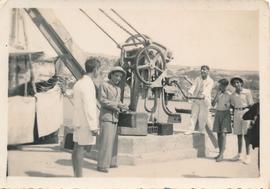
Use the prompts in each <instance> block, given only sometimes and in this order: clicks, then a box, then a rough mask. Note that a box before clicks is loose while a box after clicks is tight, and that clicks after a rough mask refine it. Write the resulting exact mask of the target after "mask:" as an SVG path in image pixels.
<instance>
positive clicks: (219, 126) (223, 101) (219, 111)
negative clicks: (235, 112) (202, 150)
mask: <svg viewBox="0 0 270 189" xmlns="http://www.w3.org/2000/svg"><path fill="white" fill-rule="evenodd" d="M218 83H219V85H218V92H217V94H216V96H215V98H214V100H213V101H212V106H216V113H215V120H214V127H213V132H217V137H218V148H219V154H218V156H217V157H216V161H217V162H220V161H222V160H223V154H224V151H225V145H226V134H227V133H231V132H232V128H231V115H230V94H229V92H228V91H227V90H226V88H227V86H228V85H229V81H228V80H227V79H221V80H219V81H218Z"/></svg>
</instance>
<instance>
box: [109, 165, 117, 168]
mask: <svg viewBox="0 0 270 189" xmlns="http://www.w3.org/2000/svg"><path fill="white" fill-rule="evenodd" d="M110 168H118V165H111V166H110Z"/></svg>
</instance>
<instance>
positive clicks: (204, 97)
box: [186, 65, 259, 164]
mask: <svg viewBox="0 0 270 189" xmlns="http://www.w3.org/2000/svg"><path fill="white" fill-rule="evenodd" d="M209 71H210V68H209V67H208V66H207V65H203V66H201V75H200V76H199V77H197V78H196V79H195V82H194V85H193V86H192V87H191V89H190V91H189V92H190V95H191V96H193V97H198V99H197V100H193V104H192V107H191V124H190V125H191V126H190V129H189V131H187V132H186V134H190V133H193V132H202V133H205V129H206V128H211V127H212V121H211V114H210V111H209V110H210V108H211V107H214V108H215V109H216V113H215V118H214V124H213V129H212V131H213V132H216V133H217V143H218V148H219V154H218V156H217V157H215V159H216V161H217V162H221V161H223V160H224V151H225V146H226V134H228V133H233V134H234V135H236V136H237V144H238V145H237V148H238V153H237V154H236V156H234V157H232V160H233V161H240V160H241V161H242V162H243V163H245V164H249V163H250V161H251V158H250V144H252V145H253V147H259V132H258V131H257V130H258V127H259V125H258V116H259V108H257V111H256V115H255V116H254V115H253V117H252V116H249V118H245V117H247V114H249V112H248V111H249V109H252V107H253V106H255V105H256V107H257V106H258V103H256V104H254V102H253V97H252V94H251V91H250V90H249V89H245V88H244V87H243V85H244V80H243V79H242V78H241V77H233V78H231V79H230V81H229V80H228V79H226V78H222V79H220V80H219V81H218V85H217V86H218V87H217V88H218V89H217V93H216V95H215V97H214V99H211V93H212V89H213V87H214V81H213V79H212V78H211V77H210V76H209ZM229 83H230V84H231V85H232V86H233V87H234V88H235V90H234V91H233V92H229V91H228V90H227V87H228V85H229ZM231 112H232V116H231ZM232 117H233V118H232ZM255 122H256V124H255ZM254 125H255V126H254ZM252 127H255V128H256V131H253V132H252V129H251V128H252ZM253 130H255V129H253ZM243 139H244V141H245V150H246V153H245V154H246V155H245V156H244V154H243V153H242V146H243ZM251 139H252V140H251Z"/></svg>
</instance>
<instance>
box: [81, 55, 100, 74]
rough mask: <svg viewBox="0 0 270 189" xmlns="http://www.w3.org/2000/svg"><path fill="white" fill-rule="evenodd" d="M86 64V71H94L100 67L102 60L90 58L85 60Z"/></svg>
mask: <svg viewBox="0 0 270 189" xmlns="http://www.w3.org/2000/svg"><path fill="white" fill-rule="evenodd" d="M84 66H85V71H86V73H92V72H93V71H94V70H95V68H99V67H100V61H99V60H98V59H97V58H89V59H87V60H86V61H85V64H84Z"/></svg>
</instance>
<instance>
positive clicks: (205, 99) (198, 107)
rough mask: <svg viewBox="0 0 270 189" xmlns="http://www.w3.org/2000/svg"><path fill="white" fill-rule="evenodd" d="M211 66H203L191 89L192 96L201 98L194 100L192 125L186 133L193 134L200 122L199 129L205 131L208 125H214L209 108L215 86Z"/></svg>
mask: <svg viewBox="0 0 270 189" xmlns="http://www.w3.org/2000/svg"><path fill="white" fill-rule="evenodd" d="M209 70H210V68H209V67H208V66H207V65H203V66H201V75H200V76H199V77H197V78H196V79H195V82H194V85H192V87H191V88H190V90H189V94H190V96H192V97H198V98H200V99H195V100H193V103H192V106H191V125H190V128H189V130H188V131H187V132H185V134H192V133H193V132H194V131H195V128H196V125H197V124H198V131H199V132H202V133H203V132H204V131H205V127H206V125H207V126H208V127H210V126H212V121H211V115H210V112H209V109H210V107H211V91H212V88H213V86H214V81H213V79H212V78H211V77H210V76H209Z"/></svg>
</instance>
